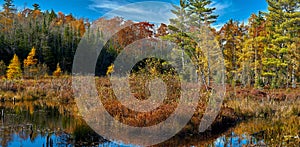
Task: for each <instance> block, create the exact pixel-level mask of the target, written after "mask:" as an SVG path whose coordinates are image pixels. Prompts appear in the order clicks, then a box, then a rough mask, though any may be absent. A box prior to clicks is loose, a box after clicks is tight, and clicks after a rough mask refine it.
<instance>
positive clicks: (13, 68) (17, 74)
mask: <svg viewBox="0 0 300 147" xmlns="http://www.w3.org/2000/svg"><path fill="white" fill-rule="evenodd" d="M6 76H7V78H8V79H17V78H21V77H22V69H21V63H20V61H19V58H18V56H17V55H16V54H14V57H13V59H12V60H11V61H10V64H9V66H8V69H7V71H6Z"/></svg>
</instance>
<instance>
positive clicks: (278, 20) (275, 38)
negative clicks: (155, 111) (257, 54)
mask: <svg viewBox="0 0 300 147" xmlns="http://www.w3.org/2000/svg"><path fill="white" fill-rule="evenodd" d="M267 2H268V10H269V13H267V30H268V38H267V39H268V46H267V47H266V48H265V51H264V53H265V56H266V57H265V58H264V59H263V65H264V72H263V75H264V76H265V77H267V78H268V80H267V82H268V83H270V84H271V86H272V87H273V88H276V87H283V86H284V85H285V86H286V87H289V85H290V83H291V77H295V73H296V70H297V61H299V60H297V57H298V55H297V54H295V53H297V50H299V48H297V47H293V44H299V39H298V38H299V37H300V36H299V24H300V23H299V22H300V19H299V18H300V12H299V5H300V4H299V1H298V0H267ZM297 42H298V43H297ZM296 46H297V45H296ZM298 47H299V46H298ZM293 49H294V51H293ZM298 52H299V51H298ZM298 63H299V62H298ZM298 66H299V65H298ZM298 70H299V69H298ZM292 81H293V84H292V85H293V87H295V79H294V80H292Z"/></svg>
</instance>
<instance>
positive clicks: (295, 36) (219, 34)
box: [0, 0, 300, 88]
mask: <svg viewBox="0 0 300 147" xmlns="http://www.w3.org/2000/svg"><path fill="white" fill-rule="evenodd" d="M211 3H212V2H211V1H210V0H180V4H179V5H178V6H177V5H174V9H173V10H172V13H174V14H175V15H176V17H175V18H172V19H170V24H169V25H166V24H161V25H160V26H155V25H154V24H151V23H149V22H133V21H130V20H124V19H123V18H120V17H115V18H111V19H105V18H99V19H98V20H96V21H94V22H89V21H88V20H87V19H84V18H75V17H74V16H72V14H69V15H66V14H63V13H61V12H54V11H53V10H51V11H44V12H42V11H41V9H40V6H39V5H38V4H34V5H33V9H29V8H26V9H24V10H16V8H15V6H14V5H13V1H12V0H4V5H3V10H2V12H0V38H1V39H0V54H1V56H0V61H1V62H0V74H1V75H0V76H5V77H8V74H7V72H8V70H9V69H12V68H9V65H10V64H11V63H12V62H13V58H15V57H14V55H16V56H17V57H18V60H19V61H16V62H20V68H19V72H20V70H21V73H22V72H24V74H25V70H26V65H25V62H24V60H26V59H29V58H31V59H36V60H34V61H33V63H34V64H30V66H32V67H33V66H34V68H32V67H30V68H29V71H27V76H29V77H30V73H31V71H38V72H39V71H45V73H48V74H52V73H53V71H55V70H56V71H57V70H59V72H61V71H64V72H67V73H70V72H71V70H72V63H73V58H74V54H75V51H76V49H77V46H78V44H79V42H80V41H81V39H82V37H83V36H88V37H90V38H93V39H96V40H100V41H101V40H102V41H104V40H105V39H103V38H105V36H107V34H114V33H116V34H114V35H113V36H112V37H111V38H110V39H109V40H108V42H106V43H105V46H104V50H102V51H101V54H100V55H99V58H98V62H97V67H96V73H97V75H105V74H107V69H109V72H111V71H113V69H112V67H113V66H112V63H113V61H114V60H115V59H116V57H117V55H118V54H119V53H120V52H121V51H122V49H123V48H124V47H126V46H127V45H129V44H131V43H133V42H134V41H136V40H139V39H143V38H153V39H162V40H169V41H172V42H174V43H175V44H177V46H178V47H179V50H181V51H183V52H186V53H187V54H188V55H190V56H191V58H192V60H193V61H194V62H195V63H196V66H197V67H196V68H197V72H198V75H200V76H199V77H201V78H200V79H201V80H202V81H203V82H204V83H205V84H207V85H208V86H209V85H210V81H212V79H211V75H212V74H214V73H213V71H212V69H213V68H214V67H213V66H212V65H210V63H209V62H208V60H209V58H210V57H209V56H210V54H214V52H212V51H209V49H208V50H207V51H203V49H204V48H210V47H211V48H212V47H213V46H216V45H218V46H219V47H220V52H221V53H222V56H223V57H224V62H225V67H226V82H227V83H229V84H232V85H233V86H234V85H237V84H238V85H242V86H251V87H256V88H259V87H270V88H284V87H286V88H287V87H293V88H296V86H297V83H299V82H300V63H299V62H300V59H299V58H300V12H299V10H300V3H299V1H298V0H267V3H268V12H258V13H257V14H252V15H251V16H249V19H248V23H247V24H245V23H243V22H239V21H235V20H229V21H228V22H227V23H225V24H224V25H223V26H222V27H221V29H220V30H216V29H215V28H213V27H211V26H212V24H213V23H214V22H215V21H216V20H217V18H218V16H217V15H215V14H214V11H215V9H216V8H212V7H210V4H211ZM204 27H206V28H208V29H209V30H210V32H211V33H209V35H207V33H206V34H205V33H203V32H204V31H205V29H203V28H204ZM91 28H94V29H91ZM95 28H96V29H95ZM120 28H122V29H120ZM95 30H96V31H95ZM116 30H120V31H118V32H115V31H116ZM86 33H87V34H88V35H86ZM90 35H93V36H90ZM207 36H213V39H211V41H207V42H206V43H205V45H203V44H200V43H199V40H201V39H203V37H204V38H205V37H207ZM89 41H90V42H92V41H91V40H89ZM203 46H205V47H203ZM33 49H34V54H33V53H31V52H33V51H32V50H33ZM30 53H31V56H32V57H30ZM207 53H209V54H207ZM15 60H16V59H15ZM182 61H183V62H182V63H181V65H182V66H183V65H184V64H185V63H184V60H182ZM144 62H152V63H153V62H155V63H157V64H152V65H156V66H157V67H156V70H163V68H162V65H163V61H160V60H158V59H156V60H155V59H151V60H145V61H144ZM16 66H18V65H16ZM143 66H145V65H143ZM33 69H36V70H33ZM27 70H28V69H27ZM56 73H57V72H56ZM58 75H59V74H58ZM19 77H21V76H19Z"/></svg>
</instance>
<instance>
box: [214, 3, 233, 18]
mask: <svg viewBox="0 0 300 147" xmlns="http://www.w3.org/2000/svg"><path fill="white" fill-rule="evenodd" d="M231 6H232V0H213V1H212V4H211V7H214V8H216V13H217V14H219V15H221V14H224V13H226V12H228V10H226V9H228V8H230V7H231ZM231 11H232V10H231Z"/></svg>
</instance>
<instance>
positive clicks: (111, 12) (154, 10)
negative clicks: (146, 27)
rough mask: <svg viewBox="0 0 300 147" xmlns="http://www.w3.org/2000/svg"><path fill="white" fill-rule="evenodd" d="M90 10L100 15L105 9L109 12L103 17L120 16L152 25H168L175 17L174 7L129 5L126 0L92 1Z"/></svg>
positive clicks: (162, 4)
mask: <svg viewBox="0 0 300 147" xmlns="http://www.w3.org/2000/svg"><path fill="white" fill-rule="evenodd" d="M89 8H90V9H91V10H94V11H97V12H99V13H101V12H102V13H103V9H107V10H108V12H107V13H105V14H104V15H103V17H108V18H111V17H114V16H120V17H123V18H124V19H127V20H133V21H149V22H151V23H166V24H168V23H169V19H170V18H172V17H174V15H173V14H172V13H171V9H173V7H172V5H171V4H170V3H165V2H158V1H156V2H155V1H145V2H136V3H129V2H128V1H125V0H120V1H119V0H118V1H115V0H92V4H91V5H89Z"/></svg>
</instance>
